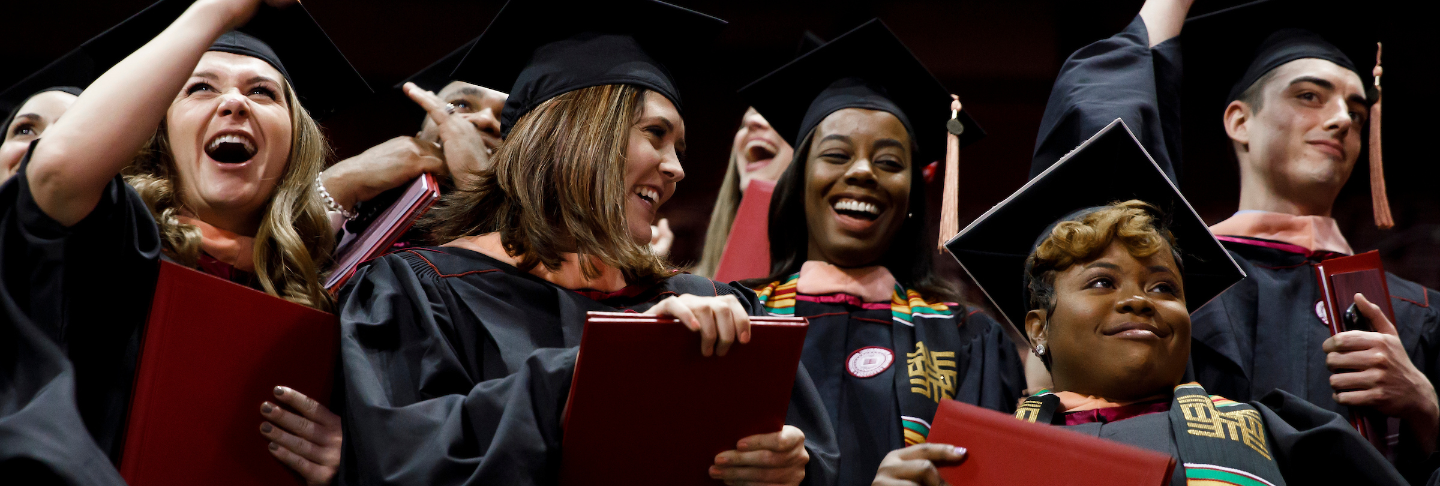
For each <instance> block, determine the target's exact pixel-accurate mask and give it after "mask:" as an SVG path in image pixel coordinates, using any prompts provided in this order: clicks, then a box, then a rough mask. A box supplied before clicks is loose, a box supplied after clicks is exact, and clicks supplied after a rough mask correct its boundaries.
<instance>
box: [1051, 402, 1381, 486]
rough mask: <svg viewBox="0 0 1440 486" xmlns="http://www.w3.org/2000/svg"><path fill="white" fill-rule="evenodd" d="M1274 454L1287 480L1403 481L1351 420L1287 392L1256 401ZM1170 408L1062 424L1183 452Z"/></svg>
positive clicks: (1175, 479) (1179, 473)
mask: <svg viewBox="0 0 1440 486" xmlns="http://www.w3.org/2000/svg"><path fill="white" fill-rule="evenodd" d="M1250 406H1252V407H1255V409H1256V410H1258V411H1259V412H1260V416H1261V418H1262V419H1263V420H1264V422H1265V429H1266V431H1267V432H1269V439H1270V440H1269V446H1270V448H1269V450H1270V451H1271V452H1272V453H1274V457H1275V461H1276V463H1277V465H1278V466H1279V468H1280V474H1281V476H1283V477H1284V478H1285V482H1286V484H1290V485H1303V484H1347V485H1366V484H1374V485H1399V484H1404V482H1405V481H1404V479H1403V478H1401V477H1400V476H1399V475H1398V474H1397V473H1396V472H1395V470H1394V469H1393V468H1392V467H1391V466H1390V464H1389V463H1387V462H1386V461H1385V458H1384V457H1383V456H1381V455H1380V453H1379V452H1376V451H1375V448H1373V447H1371V446H1370V444H1369V443H1368V442H1365V439H1363V438H1361V437H1360V435H1359V434H1357V433H1355V429H1354V428H1351V427H1350V424H1349V422H1346V421H1345V419H1343V418H1341V417H1340V416H1338V415H1335V414H1334V413H1331V412H1328V411H1326V410H1324V409H1321V408H1319V407H1316V406H1315V405H1312V404H1310V403H1308V402H1306V401H1304V400H1301V399H1299V398H1296V397H1295V396H1294V395H1290V394H1288V393H1285V392H1284V391H1275V392H1272V393H1270V394H1268V395H1266V396H1265V398H1264V399H1262V400H1260V401H1258V402H1250ZM1170 420H1171V414H1170V413H1150V414H1145V415H1140V416H1136V417H1131V418H1127V419H1124V420H1117V421H1115V422H1110V423H1102V422H1091V423H1086V424H1079V425H1067V426H1064V427H1065V428H1066V429H1069V430H1070V431H1072V432H1079V433H1082V434H1087V435H1091V436H1094V437H1099V438H1102V439H1109V440H1113V441H1116V442H1122V443H1125V444H1129V445H1133V446H1136V447H1141V448H1145V449H1150V450H1153V451H1157V452H1162V453H1165V454H1170V455H1171V456H1173V457H1177V458H1179V459H1180V461H1181V462H1183V461H1184V458H1180V457H1179V452H1178V450H1179V448H1178V446H1176V443H1175V433H1174V432H1173V428H1172V427H1171V423H1170ZM1170 484H1171V485H1177V486H1178V485H1183V484H1185V470H1184V464H1183V463H1182V464H1176V466H1175V472H1174V474H1172V475H1171V480H1170Z"/></svg>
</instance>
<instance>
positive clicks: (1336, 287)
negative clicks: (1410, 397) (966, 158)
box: [1315, 251, 1400, 454]
mask: <svg viewBox="0 0 1440 486" xmlns="http://www.w3.org/2000/svg"><path fill="white" fill-rule="evenodd" d="M1315 277H1316V278H1317V279H1319V284H1320V291H1321V294H1322V303H1323V305H1324V306H1325V317H1326V318H1327V319H1326V322H1325V323H1326V324H1327V325H1329V326H1330V334H1331V335H1335V334H1339V333H1342V332H1345V331H1349V330H1351V329H1347V328H1346V325H1345V310H1346V309H1349V308H1350V305H1351V304H1354V303H1355V294H1357V293H1358V294H1362V295H1364V296H1365V299H1366V300H1369V301H1370V302H1371V303H1373V304H1375V305H1378V306H1380V310H1381V311H1382V312H1384V313H1385V318H1386V319H1389V320H1390V322H1392V323H1393V322H1395V310H1394V309H1393V308H1392V307H1391V306H1390V285H1389V284H1387V283H1385V266H1384V264H1382V263H1381V262H1380V253H1379V252H1376V251H1369V252H1365V253H1361V254H1359V255H1354V256H1348V257H1340V258H1331V259H1329V260H1325V261H1322V262H1320V264H1319V265H1318V266H1316V268H1315ZM1362 330H1365V329H1362ZM1350 412H1351V413H1350V425H1353V426H1355V430H1358V431H1360V435H1362V436H1365V438H1366V439H1367V440H1369V441H1370V443H1371V444H1373V445H1374V446H1375V448H1376V449H1378V450H1379V451H1380V452H1381V453H1385V454H1388V452H1389V450H1390V448H1391V446H1392V445H1397V444H1398V443H1399V441H1400V437H1399V435H1398V433H1397V434H1391V433H1390V431H1391V430H1395V431H1398V430H1399V422H1398V421H1396V423H1395V424H1394V425H1393V426H1392V425H1391V424H1390V423H1389V422H1390V420H1388V419H1387V418H1386V417H1385V416H1384V415H1381V414H1379V413H1375V412H1373V411H1370V410H1360V409H1351V411H1350ZM1392 435H1393V437H1392ZM1392 442H1393V443H1394V444H1392Z"/></svg>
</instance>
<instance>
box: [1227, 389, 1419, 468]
mask: <svg viewBox="0 0 1440 486" xmlns="http://www.w3.org/2000/svg"><path fill="white" fill-rule="evenodd" d="M1252 405H1255V408H1256V409H1257V410H1259V411H1260V414H1261V416H1262V418H1264V420H1265V426H1266V427H1268V428H1269V429H1270V430H1269V432H1270V439H1271V441H1272V444H1273V446H1274V448H1273V450H1274V452H1275V462H1276V463H1278V465H1279V466H1280V474H1281V475H1282V476H1284V477H1285V482H1286V483H1289V484H1352V485H1365V484H1373V485H1392V486H1393V485H1403V484H1406V483H1405V479H1404V478H1403V477H1401V476H1400V473H1399V472H1398V471H1396V470H1395V467H1394V466H1392V465H1391V464H1390V462H1389V461H1387V460H1386V459H1385V456H1382V455H1380V452H1379V451H1376V450H1375V448H1374V447H1373V446H1371V445H1370V443H1369V442H1367V441H1366V440H1365V438H1363V437H1361V436H1360V434H1359V433H1357V432H1356V431H1355V429H1354V428H1353V427H1351V426H1350V424H1349V422H1346V421H1345V419H1344V418H1343V417H1341V416H1340V415H1339V414H1336V413H1334V412H1331V411H1329V410H1325V409H1323V408H1320V407H1317V406H1315V405H1313V404H1311V403H1310V402H1306V401H1305V400H1303V399H1301V398H1299V397H1296V396H1295V395H1291V394H1289V393H1287V392H1285V391H1283V390H1275V391H1272V392H1270V393H1268V394H1266V395H1265V397H1264V398H1261V399H1260V402H1259V403H1253V402H1252Z"/></svg>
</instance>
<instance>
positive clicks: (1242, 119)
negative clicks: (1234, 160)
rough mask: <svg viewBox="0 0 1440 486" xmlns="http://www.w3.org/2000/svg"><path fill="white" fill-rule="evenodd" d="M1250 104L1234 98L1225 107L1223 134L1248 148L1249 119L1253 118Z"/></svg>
mask: <svg viewBox="0 0 1440 486" xmlns="http://www.w3.org/2000/svg"><path fill="white" fill-rule="evenodd" d="M1253 115H1254V113H1253V112H1252V111H1251V110H1250V104H1248V103H1246V102H1244V101H1240V100H1235V101H1231V102H1230V105H1229V106H1226V107H1225V134H1226V135H1229V136H1230V140H1233V141H1235V143H1238V144H1240V145H1242V146H1245V147H1246V148H1247V149H1248V146H1249V145H1250V120H1251V119H1252V118H1254V116H1253Z"/></svg>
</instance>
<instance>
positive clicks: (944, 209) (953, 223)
mask: <svg viewBox="0 0 1440 486" xmlns="http://www.w3.org/2000/svg"><path fill="white" fill-rule="evenodd" d="M950 98H951V101H950V122H949V123H948V124H947V125H946V127H947V129H948V130H947V133H946V134H945V192H944V194H945V195H944V197H942V198H941V201H940V204H941V206H940V243H939V245H938V246H939V248H940V249H941V250H944V249H945V242H946V241H948V240H949V239H950V238H953V237H955V234H956V233H959V232H960V133H959V132H960V131H963V130H964V127H962V126H960V121H959V117H960V97H959V96H956V95H953V94H952V95H950Z"/></svg>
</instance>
